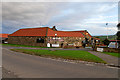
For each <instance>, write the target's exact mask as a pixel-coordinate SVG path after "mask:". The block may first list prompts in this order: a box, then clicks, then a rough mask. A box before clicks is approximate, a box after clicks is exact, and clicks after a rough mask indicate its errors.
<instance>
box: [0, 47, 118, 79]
mask: <svg viewBox="0 0 120 80" xmlns="http://www.w3.org/2000/svg"><path fill="white" fill-rule="evenodd" d="M2 51H3V67H4V68H5V69H7V70H10V71H12V72H14V74H15V75H17V76H18V77H19V78H118V69H117V68H109V67H106V66H95V65H87V64H82V63H77V64H75V63H69V62H63V61H57V60H53V59H50V58H42V57H39V56H33V55H28V54H23V53H19V52H13V51H10V50H8V49H7V48H3V50H2Z"/></svg>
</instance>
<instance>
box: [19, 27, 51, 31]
mask: <svg viewBox="0 0 120 80" xmlns="http://www.w3.org/2000/svg"><path fill="white" fill-rule="evenodd" d="M39 28H49V27H36V28H22V29H19V30H23V29H39Z"/></svg>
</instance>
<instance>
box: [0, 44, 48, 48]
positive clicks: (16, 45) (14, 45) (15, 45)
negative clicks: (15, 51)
mask: <svg viewBox="0 0 120 80" xmlns="http://www.w3.org/2000/svg"><path fill="white" fill-rule="evenodd" d="M1 45H4V46H13V47H31V48H48V47H39V46H28V45H18V44H1Z"/></svg>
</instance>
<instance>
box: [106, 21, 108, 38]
mask: <svg viewBox="0 0 120 80" xmlns="http://www.w3.org/2000/svg"><path fill="white" fill-rule="evenodd" d="M107 25H108V23H106V26H107ZM107 39H108V26H107Z"/></svg>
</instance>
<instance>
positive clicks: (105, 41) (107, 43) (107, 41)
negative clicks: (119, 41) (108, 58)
mask: <svg viewBox="0 0 120 80" xmlns="http://www.w3.org/2000/svg"><path fill="white" fill-rule="evenodd" d="M103 43H104V45H107V46H108V45H109V43H110V41H109V40H108V39H107V38H106V39H105V40H104V41H103Z"/></svg>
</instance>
